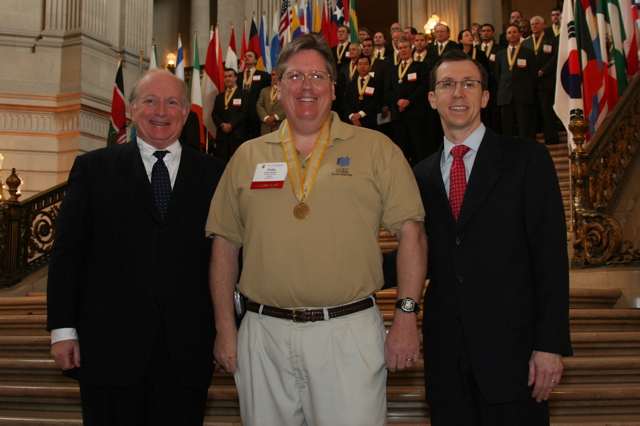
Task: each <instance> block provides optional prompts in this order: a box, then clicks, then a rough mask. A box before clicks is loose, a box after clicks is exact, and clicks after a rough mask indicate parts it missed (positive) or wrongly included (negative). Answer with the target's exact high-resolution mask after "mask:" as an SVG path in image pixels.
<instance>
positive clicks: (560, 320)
mask: <svg viewBox="0 0 640 426" xmlns="http://www.w3.org/2000/svg"><path fill="white" fill-rule="evenodd" d="M463 55H464V53H463V52H460V51H454V52H450V53H448V54H446V55H445V56H444V57H443V59H442V62H440V64H439V65H438V66H437V67H436V68H435V69H434V70H433V72H432V74H431V76H432V78H431V82H430V90H431V91H430V92H429V101H430V103H431V105H432V106H433V107H434V108H436V109H437V110H438V113H439V114H440V117H441V119H442V125H443V128H444V133H445V140H444V143H443V145H442V146H441V148H440V150H439V151H438V152H437V153H436V154H434V155H432V156H430V157H429V158H427V159H426V160H425V161H423V162H421V163H420V164H418V165H417V166H416V167H415V169H414V173H415V175H416V179H417V182H418V186H419V188H420V193H421V197H422V201H423V204H424V207H425V211H426V219H425V225H426V231H427V236H428V244H429V250H428V253H429V260H428V264H429V268H428V271H429V277H430V282H429V285H428V287H427V290H426V294H425V297H424V300H425V306H424V312H425V316H424V319H423V327H422V329H423V338H424V344H423V346H424V366H425V383H426V397H427V402H428V403H429V405H430V410H431V424H432V425H433V426H440V425H446V426H450V425H492V426H494V425H504V426H507V425H531V426H534V425H535V426H539V425H544V424H547V425H548V424H549V406H548V403H547V400H548V398H549V396H550V395H551V392H552V391H553V389H554V388H555V387H556V386H557V384H558V382H559V381H560V378H561V375H562V370H563V367H562V356H565V355H571V343H570V338H569V272H568V259H567V245H566V229H565V217H564V209H563V205H562V197H561V193H560V188H559V185H558V179H557V177H556V172H555V168H554V165H553V161H552V159H551V156H550V155H549V152H548V151H547V149H546V148H545V147H544V146H543V145H541V144H539V143H536V142H533V141H528V140H524V139H518V138H513V137H504V136H500V135H498V134H496V133H494V132H492V131H491V130H489V129H486V128H485V127H484V125H483V124H482V123H481V121H480V111H481V108H483V107H485V106H486V104H487V100H488V96H489V93H488V91H487V75H486V71H485V70H484V67H482V66H481V65H480V64H479V63H477V62H475V61H473V60H471V59H470V58H468V57H465V56H463ZM459 151H461V152H459ZM467 181H468V184H467ZM465 188H466V190H465Z"/></svg>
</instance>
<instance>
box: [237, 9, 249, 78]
mask: <svg viewBox="0 0 640 426" xmlns="http://www.w3.org/2000/svg"><path fill="white" fill-rule="evenodd" d="M245 53H247V17H246V16H245V18H244V27H242V43H240V66H239V67H238V71H239V72H244V54H245Z"/></svg>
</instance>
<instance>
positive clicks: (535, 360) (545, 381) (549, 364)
mask: <svg viewBox="0 0 640 426" xmlns="http://www.w3.org/2000/svg"><path fill="white" fill-rule="evenodd" d="M562 370H563V366H562V355H558V354H552V353H549V352H538V351H533V354H531V359H530V360H529V381H528V383H527V386H531V385H533V384H535V386H534V388H533V392H532V393H531V397H532V398H535V399H536V401H538V402H541V401H546V400H548V399H549V397H550V396H551V392H553V390H554V389H555V388H556V386H558V383H560V378H561V377H562Z"/></svg>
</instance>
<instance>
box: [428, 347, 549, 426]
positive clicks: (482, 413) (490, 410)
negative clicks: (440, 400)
mask: <svg viewBox="0 0 640 426" xmlns="http://www.w3.org/2000/svg"><path fill="white" fill-rule="evenodd" d="M531 390H532V391H533V388H531ZM429 409H430V412H431V426H548V425H549V402H548V401H542V402H540V403H538V402H536V400H535V399H533V398H527V399H525V400H521V401H513V402H508V403H504V404H489V403H488V402H487V401H485V400H484V398H483V397H482V393H481V392H480V389H479V388H478V384H477V383H476V380H475V377H474V374H473V369H472V367H471V362H470V361H469V355H468V352H467V350H466V347H465V344H464V342H462V343H461V348H460V358H459V359H458V367H457V370H456V374H455V376H454V383H452V389H451V392H450V394H449V397H448V398H447V399H446V401H445V403H444V404H441V405H430V406H429Z"/></svg>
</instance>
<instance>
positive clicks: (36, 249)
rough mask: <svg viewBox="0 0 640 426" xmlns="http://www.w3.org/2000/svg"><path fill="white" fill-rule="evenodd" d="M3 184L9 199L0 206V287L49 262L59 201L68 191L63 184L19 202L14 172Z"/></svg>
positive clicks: (11, 283)
mask: <svg viewBox="0 0 640 426" xmlns="http://www.w3.org/2000/svg"><path fill="white" fill-rule="evenodd" d="M6 183H7V187H8V188H9V189H8V192H9V194H10V197H9V199H8V200H2V202H1V203H0V288H4V287H9V286H11V285H13V284H15V283H17V282H19V281H20V280H21V279H22V278H24V277H25V276H27V275H28V274H30V273H32V272H33V271H35V270H37V269H39V268H41V267H42V266H44V265H47V264H48V263H49V256H50V253H51V247H52V245H53V237H54V235H55V229H56V225H57V222H58V212H59V209H60V202H61V201H62V198H63V197H64V194H65V193H66V190H67V182H63V183H61V184H58V185H56V186H54V187H52V188H50V189H48V190H47V191H45V192H41V193H40V194H37V195H35V196H33V197H30V198H28V199H26V200H25V201H23V202H20V201H18V198H19V197H20V194H19V193H18V191H17V189H18V185H20V183H21V182H20V179H19V178H18V176H17V174H16V170H15V169H13V173H12V174H11V176H9V177H8V178H7V180H6Z"/></svg>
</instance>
